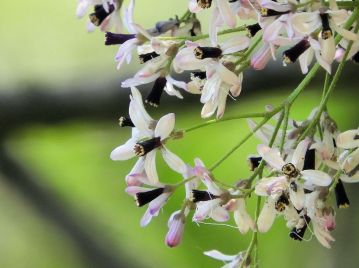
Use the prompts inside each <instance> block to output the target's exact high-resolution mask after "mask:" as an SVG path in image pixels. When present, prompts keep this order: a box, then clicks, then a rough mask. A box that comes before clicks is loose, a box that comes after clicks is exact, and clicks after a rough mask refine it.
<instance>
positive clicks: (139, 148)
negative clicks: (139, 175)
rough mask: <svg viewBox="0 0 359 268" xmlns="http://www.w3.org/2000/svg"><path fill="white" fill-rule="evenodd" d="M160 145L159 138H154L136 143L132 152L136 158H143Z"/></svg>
mask: <svg viewBox="0 0 359 268" xmlns="http://www.w3.org/2000/svg"><path fill="white" fill-rule="evenodd" d="M161 145H162V143H161V138H160V137H155V138H152V139H149V140H145V141H141V142H137V143H136V144H135V147H134V148H133V150H134V151H135V154H136V155H137V156H144V155H146V154H147V153H149V152H151V151H152V150H153V149H156V148H158V147H160V146H161Z"/></svg>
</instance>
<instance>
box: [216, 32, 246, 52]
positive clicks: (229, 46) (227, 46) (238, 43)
mask: <svg viewBox="0 0 359 268" xmlns="http://www.w3.org/2000/svg"><path fill="white" fill-rule="evenodd" d="M249 43H250V39H249V38H248V37H247V36H243V35H237V36H235V37H232V38H230V39H228V40H226V41H225V42H224V43H223V44H222V45H221V49H222V52H223V54H230V53H234V52H238V51H241V50H243V49H246V48H247V47H248V46H249Z"/></svg>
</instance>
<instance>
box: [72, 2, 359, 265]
mask: <svg viewBox="0 0 359 268" xmlns="http://www.w3.org/2000/svg"><path fill="white" fill-rule="evenodd" d="M90 8H93V13H90V14H89V23H88V29H89V30H92V29H94V27H95V26H98V27H99V28H100V30H101V31H103V32H105V33H104V35H105V45H107V46H110V45H111V46H118V52H117V54H116V55H115V62H116V63H117V69H120V68H123V66H124V64H125V62H126V63H127V64H130V63H133V62H137V63H139V64H141V68H140V69H139V70H138V71H137V72H136V73H135V74H134V75H133V77H130V78H128V79H126V80H125V81H123V82H122V84H121V85H122V87H125V88H131V95H130V104H129V112H128V116H126V115H125V116H122V117H121V118H120V120H119V125H120V127H130V128H131V129H132V131H131V133H132V135H131V137H130V138H129V140H128V141H127V142H126V143H125V144H123V145H120V146H119V147H117V148H115V149H114V150H113V151H112V153H111V159H112V160H128V159H130V158H133V157H137V159H138V160H137V162H136V163H135V165H134V167H133V168H132V170H131V171H130V172H129V173H128V175H127V176H126V184H127V188H126V192H127V193H128V194H130V195H132V196H133V197H134V198H135V200H136V203H137V205H138V206H140V207H142V206H145V205H147V206H148V209H147V210H146V212H145V214H144V215H143V217H142V219H141V226H146V225H148V224H149V223H150V221H151V220H152V218H153V217H154V216H158V215H159V212H160V210H161V209H162V208H163V207H164V206H165V205H166V203H167V202H168V200H169V199H170V197H171V196H172V195H173V193H174V192H176V191H177V190H178V189H180V188H181V187H184V188H185V193H184V198H183V204H182V206H180V207H179V209H178V210H177V211H175V212H173V213H172V215H171V217H170V218H169V220H168V229H169V230H168V233H167V235H166V238H165V242H166V244H167V245H168V246H169V247H175V246H177V245H178V244H179V243H180V242H181V241H182V237H183V233H184V229H185V224H186V222H187V221H188V219H189V217H191V218H192V221H193V222H196V223H201V222H204V221H215V222H226V221H229V220H230V219H231V218H233V219H234V221H235V223H236V226H237V229H238V230H239V231H240V232H241V233H247V232H248V231H250V230H251V231H252V232H253V238H252V242H251V245H250V246H249V247H248V249H247V250H244V251H241V252H239V253H238V254H236V255H231V256H229V255H224V254H222V253H220V252H218V251H216V250H211V251H207V252H205V255H208V256H210V257H213V258H215V259H218V260H222V261H225V262H227V264H226V266H225V267H250V266H251V265H256V262H257V260H256V259H252V258H251V254H252V249H253V243H256V241H257V233H258V232H263V233H264V232H267V231H268V230H269V229H270V228H271V226H272V225H273V223H274V221H275V219H276V218H278V217H281V216H283V218H284V219H285V221H286V225H287V227H288V228H289V229H290V231H289V237H290V238H292V239H295V240H298V241H302V240H303V239H304V236H305V235H306V230H313V231H312V232H313V234H314V235H315V237H316V238H317V239H318V241H319V242H320V243H321V244H322V245H323V246H325V247H327V248H330V246H331V242H333V241H334V238H333V236H332V234H331V231H333V230H334V229H335V227H336V223H335V216H336V212H335V211H336V209H335V206H334V204H333V202H332V199H333V198H332V197H333V196H335V198H336V206H337V207H338V208H346V207H348V206H349V199H348V196H347V194H346V192H345V188H344V183H354V182H358V181H359V170H358V166H359V148H358V146H359V129H353V130H348V131H344V132H340V130H339V129H338V128H337V125H336V123H335V121H334V120H333V119H332V118H331V117H330V116H329V112H328V108H327V102H328V99H329V97H330V94H331V92H332V91H333V89H334V87H335V85H336V82H337V79H338V77H339V75H340V74H341V72H342V69H343V68H342V67H343V66H344V64H345V63H346V61H348V60H352V61H355V62H357V61H358V58H359V54H358V53H359V35H358V33H357V32H358V28H359V23H358V17H359V9H358V3H357V1H353V2H352V4H350V3H349V4H348V3H346V5H345V6H343V5H342V2H336V1H334V0H329V1H328V2H325V1H319V0H318V1H317V0H313V1H306V0H303V1H294V0H280V1H276V0H273V1H272V0H237V1H236V0H234V1H233V0H231V1H229V0H216V1H212V0H189V2H188V11H187V12H186V13H185V14H184V15H183V16H182V17H178V16H174V17H173V18H171V19H169V20H163V21H158V22H157V23H156V24H155V25H154V26H153V27H150V28H146V27H144V26H142V25H140V24H138V23H136V22H135V21H134V11H135V1H134V0H130V1H129V4H128V6H123V1H121V0H101V1H100V0H99V1H95V0H79V3H78V8H77V15H78V16H79V17H83V16H84V15H85V13H86V12H87V10H88V9H90ZM207 10H210V12H211V16H210V22H209V25H208V34H202V27H201V22H200V21H199V20H198V18H197V14H198V13H200V12H207ZM121 12H122V13H123V14H122V16H120V13H121ZM121 17H122V18H121ZM239 21H241V22H242V23H243V21H246V22H248V24H245V25H237V24H238V22H239ZM124 29H126V30H124ZM280 52H281V53H282V61H283V65H284V66H286V65H288V64H291V63H295V62H296V61H299V65H300V69H301V71H302V73H303V74H306V77H305V78H304V80H303V81H302V83H301V84H300V85H299V86H298V87H297V88H296V89H295V90H294V91H293V92H292V93H291V94H290V95H289V96H288V97H287V98H286V99H285V100H284V101H283V102H282V104H280V105H279V106H277V107H272V106H269V105H268V106H266V109H265V111H264V112H260V113H256V114H244V115H239V116H238V117H231V118H227V119H226V120H237V119H243V118H247V122H248V128H249V134H248V136H246V137H245V138H244V139H243V140H242V141H241V142H240V143H239V145H237V146H235V147H234V148H233V149H232V150H231V151H230V152H229V153H227V154H226V155H225V156H224V157H222V158H221V159H220V160H219V161H218V162H217V163H216V164H215V165H214V166H212V167H211V168H207V167H206V166H205V165H204V163H203V162H202V161H201V160H200V159H199V158H196V159H195V160H194V166H191V165H190V164H186V162H185V161H183V160H182V159H181V158H180V157H179V156H177V155H176V154H174V153H173V152H171V151H170V150H169V149H168V148H167V143H168V142H171V141H173V140H176V139H179V138H183V137H184V135H185V134H186V133H187V132H190V131H193V130H196V129H199V128H202V127H205V126H207V125H209V124H216V123H217V122H220V121H221V120H220V119H221V118H222V117H223V116H224V113H225V107H226V102H227V97H228V96H229V97H230V98H232V99H235V98H236V97H238V96H239V95H240V93H241V91H242V82H243V78H244V77H243V72H244V70H247V69H253V70H262V69H264V68H265V67H266V66H267V65H268V63H269V61H270V60H271V59H273V60H276V58H277V56H278V54H279V53H280ZM133 54H136V55H137V60H136V59H135V58H134V57H133ZM313 59H315V62H316V64H315V66H314V67H313V68H312V69H311V70H310V71H309V66H310V64H311V63H312V61H313ZM335 61H337V62H338V63H339V68H337V71H336V73H335V75H334V76H332V75H331V73H332V69H333V65H335ZM320 66H321V67H322V68H323V69H324V70H325V73H326V79H325V80H326V82H325V85H324V89H323V97H322V100H321V102H320V104H319V105H318V107H316V108H315V109H314V110H313V111H312V112H311V114H310V115H309V116H308V117H307V118H306V119H305V120H304V121H301V122H299V121H295V120H293V119H292V118H290V109H291V106H292V104H293V103H294V102H295V100H296V99H297V97H298V96H299V94H300V93H301V92H302V91H303V90H304V88H305V87H306V86H307V84H308V81H309V80H310V79H312V78H313V77H314V75H315V74H316V72H317V71H318V69H319V67H320ZM174 72H175V73H183V75H182V76H183V77H187V79H186V78H185V81H181V80H176V79H175V78H174ZM149 83H153V85H152V89H151V91H150V93H149V94H148V95H147V96H146V97H145V99H144V100H143V98H142V94H141V93H140V91H139V90H138V88H137V87H139V86H141V85H146V84H149ZM164 91H165V92H166V93H167V94H168V95H170V96H176V97H177V98H180V99H183V98H184V97H183V96H185V94H187V93H190V94H198V95H200V97H199V99H200V102H201V103H202V110H201V117H202V118H209V117H212V116H213V115H215V116H216V119H215V120H211V121H207V122H205V123H203V124H201V125H199V126H195V127H193V128H189V129H187V130H181V129H176V128H175V115H174V114H173V113H169V114H167V115H164V116H162V117H161V118H160V119H158V120H155V119H153V118H152V117H151V116H150V114H149V113H148V112H147V110H146V106H153V107H158V106H159V105H160V103H161V96H162V94H163V92H164ZM184 93H185V94H184ZM258 118H260V119H261V121H256V119H258ZM222 120H223V119H222ZM273 123H274V125H273ZM251 136H256V137H257V138H258V139H259V140H260V144H259V145H258V146H257V150H256V152H255V154H253V155H250V156H248V163H249V170H250V171H251V175H250V176H249V177H248V178H245V179H241V180H239V181H238V180H237V181H235V182H234V183H232V184H227V183H223V182H222V181H221V180H219V179H218V178H216V177H215V174H214V173H213V170H214V169H216V168H217V167H218V166H219V165H220V164H221V163H222V162H223V161H225V160H226V159H227V158H228V157H229V156H230V155H231V154H232V153H233V152H234V151H236V150H237V149H238V148H239V147H240V146H241V145H242V144H244V143H245V142H246V141H247V140H248V139H249V138H250V137H251ZM157 152H160V154H161V155H162V157H163V159H164V161H165V162H166V163H167V165H168V167H169V168H170V169H172V170H173V171H174V172H176V173H177V174H178V176H180V177H181V178H182V179H181V180H180V181H179V182H178V183H176V184H167V183H164V182H163V180H162V178H159V176H158V173H157V165H156V155H157ZM253 197H257V207H258V209H259V208H260V205H261V203H260V202H261V200H265V201H264V204H263V206H262V208H261V210H260V211H257V213H254V215H251V213H249V212H248V211H247V208H246V202H247V200H248V199H249V198H253ZM310 226H311V227H310Z"/></svg>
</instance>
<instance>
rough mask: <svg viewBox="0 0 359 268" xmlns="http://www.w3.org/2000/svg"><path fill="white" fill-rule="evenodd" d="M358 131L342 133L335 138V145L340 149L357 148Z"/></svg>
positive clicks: (358, 140)
mask: <svg viewBox="0 0 359 268" xmlns="http://www.w3.org/2000/svg"><path fill="white" fill-rule="evenodd" d="M358 135H359V131H358V130H357V129H352V130H348V131H345V132H342V133H340V134H339V135H338V137H337V138H336V144H337V146H338V147H340V148H344V149H353V148H356V147H359V138H358Z"/></svg>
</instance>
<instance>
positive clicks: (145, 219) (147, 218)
mask: <svg viewBox="0 0 359 268" xmlns="http://www.w3.org/2000/svg"><path fill="white" fill-rule="evenodd" d="M151 220H152V215H151V213H150V209H147V210H146V212H145V214H143V216H142V218H141V222H140V225H141V227H146V226H147V225H148V224H149V223H150V222H151Z"/></svg>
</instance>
